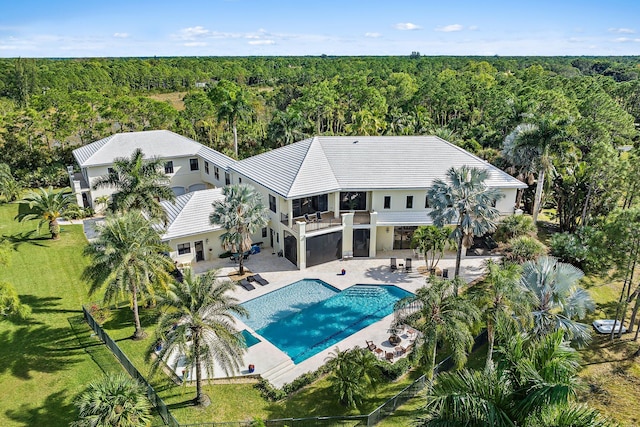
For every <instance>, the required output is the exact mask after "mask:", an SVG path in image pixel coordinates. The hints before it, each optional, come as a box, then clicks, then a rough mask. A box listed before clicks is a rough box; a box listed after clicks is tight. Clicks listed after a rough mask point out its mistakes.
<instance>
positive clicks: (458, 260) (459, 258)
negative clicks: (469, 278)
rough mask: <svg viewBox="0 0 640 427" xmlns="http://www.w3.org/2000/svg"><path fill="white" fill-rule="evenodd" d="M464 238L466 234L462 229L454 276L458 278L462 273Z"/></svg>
mask: <svg viewBox="0 0 640 427" xmlns="http://www.w3.org/2000/svg"><path fill="white" fill-rule="evenodd" d="M463 240H464V235H463V234H462V230H461V231H460V240H459V241H458V250H457V251H456V271H455V273H454V276H453V278H454V279H457V278H458V275H459V274H460V261H461V260H462V241H463Z"/></svg>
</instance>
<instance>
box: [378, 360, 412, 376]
mask: <svg viewBox="0 0 640 427" xmlns="http://www.w3.org/2000/svg"><path fill="white" fill-rule="evenodd" d="M378 367H379V368H380V371H381V372H382V375H384V376H385V378H387V379H389V380H390V381H395V380H397V379H398V378H400V377H401V376H403V375H404V374H406V373H407V371H409V369H411V361H410V360H409V359H408V358H406V357H405V358H402V359H398V360H396V361H395V362H394V363H389V362H386V361H383V360H381V361H379V363H378Z"/></svg>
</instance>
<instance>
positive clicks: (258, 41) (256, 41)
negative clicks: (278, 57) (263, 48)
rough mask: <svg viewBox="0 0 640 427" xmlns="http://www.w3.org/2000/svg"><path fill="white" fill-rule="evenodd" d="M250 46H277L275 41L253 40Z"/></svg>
mask: <svg viewBox="0 0 640 427" xmlns="http://www.w3.org/2000/svg"><path fill="white" fill-rule="evenodd" d="M249 44H251V45H270V44H276V42H275V41H273V40H251V41H250V42H249Z"/></svg>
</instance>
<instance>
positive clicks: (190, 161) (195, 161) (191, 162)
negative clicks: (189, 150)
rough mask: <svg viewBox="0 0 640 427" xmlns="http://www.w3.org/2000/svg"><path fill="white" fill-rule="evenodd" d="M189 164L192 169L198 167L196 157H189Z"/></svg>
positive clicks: (195, 169)
mask: <svg viewBox="0 0 640 427" xmlns="http://www.w3.org/2000/svg"><path fill="white" fill-rule="evenodd" d="M189 165H190V166H191V170H192V171H197V170H199V169H200V166H199V165H198V159H189Z"/></svg>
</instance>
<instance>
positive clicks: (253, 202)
mask: <svg viewBox="0 0 640 427" xmlns="http://www.w3.org/2000/svg"><path fill="white" fill-rule="evenodd" d="M222 193H223V194H224V196H225V198H224V200H217V201H215V202H213V212H212V213H211V214H210V215H209V221H211V224H218V225H220V226H222V228H224V229H225V230H227V231H226V232H225V233H223V234H222V235H221V236H220V239H221V240H222V246H223V247H224V248H225V249H226V250H229V251H231V252H234V253H237V254H239V255H240V256H239V257H238V258H239V267H240V274H241V275H242V274H244V257H243V256H242V254H243V253H244V252H246V251H248V250H250V249H251V243H252V242H251V235H252V234H255V233H257V232H258V230H260V229H261V228H263V227H266V226H267V222H268V220H267V215H266V208H265V207H264V205H263V204H262V200H261V198H260V193H258V192H257V191H256V190H255V188H253V187H252V186H250V185H246V184H237V185H229V186H226V187H224V188H223V190H222Z"/></svg>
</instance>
